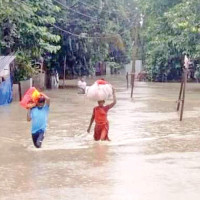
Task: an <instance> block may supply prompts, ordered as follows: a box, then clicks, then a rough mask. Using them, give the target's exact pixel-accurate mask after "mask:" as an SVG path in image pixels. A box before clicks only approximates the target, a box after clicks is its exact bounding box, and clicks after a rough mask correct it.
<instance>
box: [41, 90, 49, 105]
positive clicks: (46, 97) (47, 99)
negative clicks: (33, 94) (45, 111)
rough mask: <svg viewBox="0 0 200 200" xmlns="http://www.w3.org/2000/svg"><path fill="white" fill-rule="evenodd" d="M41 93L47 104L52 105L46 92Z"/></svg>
mask: <svg viewBox="0 0 200 200" xmlns="http://www.w3.org/2000/svg"><path fill="white" fill-rule="evenodd" d="M41 95H42V96H43V97H44V98H45V100H46V104H47V105H48V106H50V98H49V97H48V96H47V95H46V94H44V93H41Z"/></svg>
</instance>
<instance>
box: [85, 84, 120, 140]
mask: <svg viewBox="0 0 200 200" xmlns="http://www.w3.org/2000/svg"><path fill="white" fill-rule="evenodd" d="M112 90H113V102H112V103H111V104H109V105H107V106H104V104H105V100H100V101H98V106H97V107H95V108H94V109H93V114H92V117H91V120H90V124H89V127H88V129H87V132H88V133H90V129H91V126H92V124H93V122H94V121H95V128H94V140H96V141H98V140H107V141H110V139H109V137H108V131H109V122H108V119H107V112H108V111H109V110H110V109H111V108H112V107H113V106H114V105H115V104H116V102H117V100H116V95H115V90H114V88H112Z"/></svg>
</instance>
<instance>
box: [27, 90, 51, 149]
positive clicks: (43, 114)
mask: <svg viewBox="0 0 200 200" xmlns="http://www.w3.org/2000/svg"><path fill="white" fill-rule="evenodd" d="M40 94H41V95H40V97H39V99H38V100H37V103H36V105H35V106H34V107H30V108H27V109H28V113H27V121H32V128H31V133H32V139H33V144H34V146H35V147H36V148H41V146H42V141H43V139H44V134H45V131H46V127H47V120H48V114H49V106H50V98H49V97H48V96H46V95H45V94H43V93H40Z"/></svg>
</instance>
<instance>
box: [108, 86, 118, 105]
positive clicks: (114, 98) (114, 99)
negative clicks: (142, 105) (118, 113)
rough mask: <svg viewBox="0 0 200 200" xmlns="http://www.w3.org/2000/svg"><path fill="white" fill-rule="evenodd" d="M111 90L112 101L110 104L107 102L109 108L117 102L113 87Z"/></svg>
mask: <svg viewBox="0 0 200 200" xmlns="http://www.w3.org/2000/svg"><path fill="white" fill-rule="evenodd" d="M112 90H113V102H112V103H111V104H109V105H108V106H109V108H112V107H113V106H114V105H115V104H116V103H117V99H116V94H115V89H114V88H112Z"/></svg>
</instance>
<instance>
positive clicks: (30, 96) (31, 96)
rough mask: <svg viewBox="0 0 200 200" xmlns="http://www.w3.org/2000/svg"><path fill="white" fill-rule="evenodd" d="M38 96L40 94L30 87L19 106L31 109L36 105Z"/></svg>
mask: <svg viewBox="0 0 200 200" xmlns="http://www.w3.org/2000/svg"><path fill="white" fill-rule="evenodd" d="M40 96H41V94H40V92H39V91H38V90H37V89H36V88H35V87H31V88H29V89H28V90H27V92H26V93H25V95H24V96H23V98H22V100H21V101H20V105H21V106H22V107H24V108H26V109H27V108H32V107H34V106H35V105H36V104H37V101H38V99H39V97H40Z"/></svg>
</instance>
